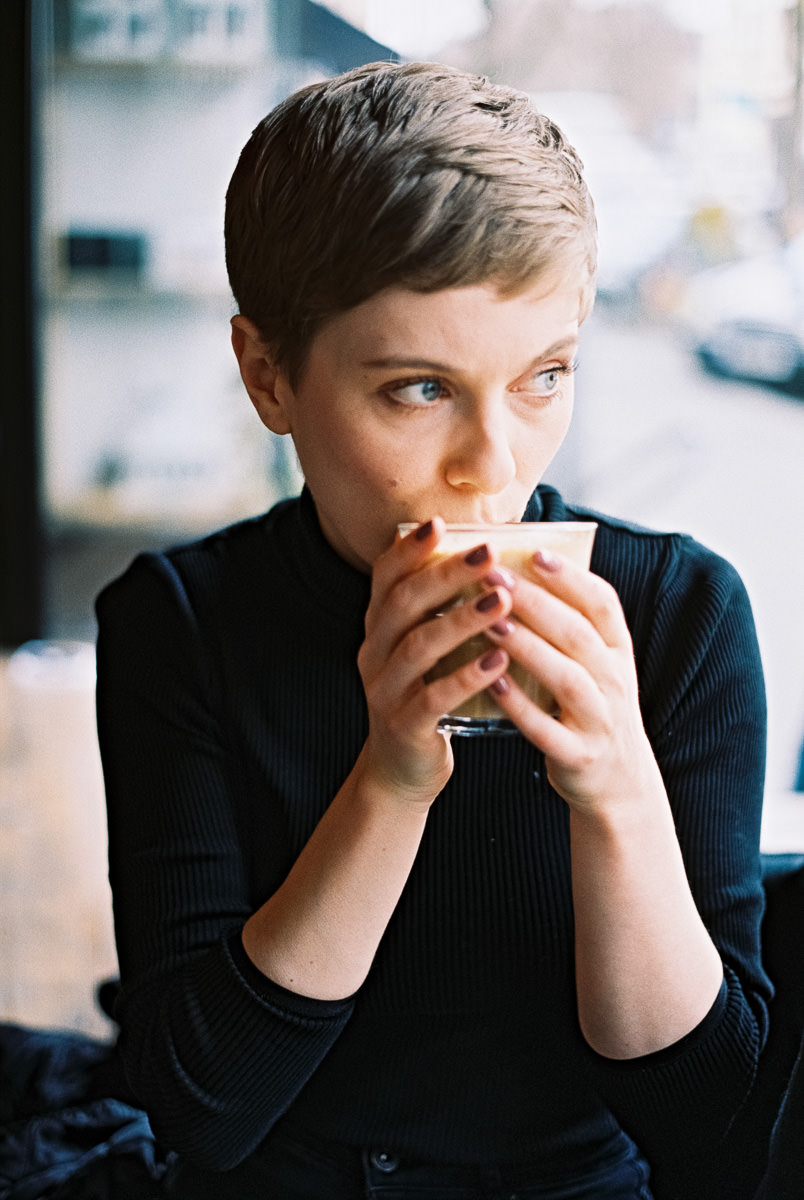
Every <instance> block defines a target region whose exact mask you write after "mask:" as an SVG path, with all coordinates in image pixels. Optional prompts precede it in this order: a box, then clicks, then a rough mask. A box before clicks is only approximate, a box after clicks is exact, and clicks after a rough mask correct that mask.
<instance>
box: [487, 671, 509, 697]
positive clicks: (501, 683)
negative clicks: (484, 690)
mask: <svg viewBox="0 0 804 1200" xmlns="http://www.w3.org/2000/svg"><path fill="white" fill-rule="evenodd" d="M489 691H490V692H493V693H494V695H495V696H504V695H505V693H506V692H507V691H509V687H508V680H507V679H506V678H505V676H504V675H501V676H500V678H499V679H495V680H494V683H490V684H489Z"/></svg>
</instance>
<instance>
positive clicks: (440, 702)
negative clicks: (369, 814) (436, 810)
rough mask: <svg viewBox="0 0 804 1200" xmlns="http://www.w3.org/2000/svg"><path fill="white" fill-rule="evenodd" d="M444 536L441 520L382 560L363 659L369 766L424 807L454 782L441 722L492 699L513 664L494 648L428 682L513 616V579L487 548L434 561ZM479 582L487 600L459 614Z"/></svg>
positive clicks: (376, 775) (398, 544) (365, 760)
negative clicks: (479, 699)
mask: <svg viewBox="0 0 804 1200" xmlns="http://www.w3.org/2000/svg"><path fill="white" fill-rule="evenodd" d="M443 533H444V522H443V521H442V520H441V519H440V518H438V517H436V518H434V519H433V520H432V521H427V522H425V523H424V524H423V525H420V526H418V528H417V529H415V530H413V532H412V533H410V534H409V535H408V536H407V537H400V536H397V538H396V540H395V541H394V543H393V545H392V546H391V547H390V548H389V549H388V550H387V551H386V552H385V553H384V554H382V555H381V556H380V557H379V558H378V559H377V561H376V563H375V564H374V571H373V583H372V594H371V601H370V603H369V607H368V611H367V613H366V640H365V642H364V643H363V645H362V646H361V648H360V652H359V654H358V660H357V661H358V668H359V670H360V675H361V678H362V680H363V686H364V689H365V693H366V700H367V703H368V710H369V737H368V741H367V743H366V746H365V749H364V752H363V755H361V758H362V765H363V768H364V769H367V770H368V771H369V772H370V773H371V774H372V775H373V776H374V778H375V779H376V780H377V781H378V782H380V783H381V784H383V785H384V787H386V788H390V789H392V790H393V792H394V794H397V795H399V796H400V797H401V798H403V799H405V800H407V801H409V802H415V803H418V804H423V805H429V804H431V803H432V801H433V800H434V799H435V797H436V796H437V795H438V793H439V792H440V791H441V790H442V788H443V787H444V785H445V784H446V782H447V780H448V779H449V777H450V775H451V774H452V768H453V757H452V748H451V746H450V739H449V736H448V735H444V734H442V733H440V732H439V730H438V720H439V717H441V716H442V715H443V714H444V713H446V712H449V711H451V710H453V709H454V708H456V707H457V706H458V705H459V704H462V703H463V702H464V701H466V700H468V699H470V698H471V697H472V696H474V695H476V694H477V693H478V692H480V691H483V690H484V689H485V688H487V687H488V686H489V684H491V683H493V682H494V680H495V679H498V678H499V676H500V675H502V674H503V673H504V672H505V670H506V667H507V666H508V656H507V654H506V653H505V651H503V650H501V649H500V648H495V647H493V646H489V648H488V650H487V651H485V652H484V653H482V654H480V655H479V656H478V657H477V658H476V659H474V660H473V661H472V662H470V663H467V664H466V665H465V666H462V667H459V668H458V669H457V670H456V671H454V672H453V673H452V674H450V675H447V676H445V677H444V678H441V679H437V680H433V681H431V682H426V680H425V676H426V675H427V674H428V672H429V671H431V670H432V668H433V667H434V666H435V665H436V663H437V662H438V660H439V659H440V658H442V657H443V656H444V655H445V654H447V653H449V652H450V651H451V650H454V649H455V647H456V646H459V645H460V644H461V643H462V642H465V641H466V640H467V639H468V638H470V637H473V636H475V635H477V634H480V633H483V631H484V630H486V629H488V628H489V627H490V626H492V625H494V624H495V623H496V622H499V621H503V620H504V619H505V617H506V615H507V613H508V612H509V611H510V608H511V596H510V593H509V591H508V589H507V588H506V587H505V586H504V580H505V574H504V573H500V572H499V570H498V569H497V567H496V563H495V560H494V556H493V552H492V551H491V550H490V549H489V547H488V546H484V545H480V546H478V547H475V549H474V550H472V551H470V552H469V553H468V554H466V555H460V554H456V555H452V556H450V557H445V558H435V559H432V558H431V556H432V555H433V552H434V551H435V550H436V548H437V546H438V542H439V540H440V539H441V537H442V535H443ZM489 576H491V578H490V579H489ZM472 584H479V585H480V586H481V587H482V589H483V590H482V592H481V594H480V595H479V596H478V599H477V600H475V601H474V602H471V601H470V602H467V603H464V604H459V605H455V606H454V607H450V603H451V601H452V600H453V598H454V597H455V596H456V595H457V594H458V593H460V592H461V591H462V590H463V589H464V588H467V587H469V586H471V585H472ZM436 614H440V615H436Z"/></svg>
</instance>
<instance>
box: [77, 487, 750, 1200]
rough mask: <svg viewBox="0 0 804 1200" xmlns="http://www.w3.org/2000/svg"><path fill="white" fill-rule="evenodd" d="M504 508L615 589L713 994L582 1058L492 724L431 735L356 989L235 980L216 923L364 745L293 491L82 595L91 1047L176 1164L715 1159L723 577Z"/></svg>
mask: <svg viewBox="0 0 804 1200" xmlns="http://www.w3.org/2000/svg"><path fill="white" fill-rule="evenodd" d="M525 517H526V519H529V520H535V519H542V520H549V521H560V520H587V519H593V520H597V521H598V524H599V528H598V534H597V538H596V542H595V549H594V555H593V560H592V569H593V570H594V571H596V572H597V573H598V574H600V575H602V576H603V577H605V578H606V579H609V580H610V581H611V582H612V583H613V584H614V586H615V587H616V589H617V591H618V593H619V595H620V598H621V600H622V603H623V607H624V610H625V613H626V617H627V620H628V624H629V627H630V630H631V634H632V637H633V641H634V650H635V654H636V660H637V665H638V671H639V679H640V696H641V704H642V709H643V714H644V718H645V722H646V727H647V730H648V733H649V736H650V739H651V742H652V744H653V747H654V750H655V753H656V755H657V758H658V761H659V764H660V766H661V769H662V772H663V775H664V778H665V781H666V784H667V788H668V792H669V795H670V800H671V804H672V807H673V812H674V816H675V820H676V825H677V829H678V836H679V839H680V842H681V847H682V850H683V854H684V859H685V862H686V866H687V871H688V874H689V878H690V882H691V885H692V888H693V892H694V895H695V898H696V901H697V904H698V907H699V910H700V912H701V914H702V917H703V919H704V921H705V923H706V925H707V927H708V928H709V930H710V931H711V934H712V936H713V938H714V940H715V942H716V944H717V946H718V948H719V950H720V953H721V955H722V957H723V961H724V964H725V979H724V985H723V988H722V990H721V994H720V996H719V997H718V1000H717V1002H716V1004H715V1006H714V1007H713V1009H712V1011H711V1012H710V1013H709V1015H708V1016H707V1018H706V1019H705V1020H704V1021H703V1022H702V1024H701V1026H700V1027H699V1028H698V1029H696V1030H695V1031H693V1032H692V1033H691V1034H690V1035H688V1036H687V1037H686V1038H685V1039H683V1041H682V1042H680V1043H679V1044H678V1045H676V1046H673V1047H670V1048H669V1049H668V1050H665V1051H662V1052H661V1053H659V1054H656V1055H651V1056H649V1057H646V1058H643V1059H638V1060H634V1061H630V1062H626V1063H616V1062H610V1061H607V1060H604V1059H602V1058H600V1057H599V1056H597V1055H595V1054H594V1053H592V1052H591V1051H590V1050H589V1048H588V1047H587V1046H586V1044H585V1043H584V1041H583V1038H582V1036H581V1034H580V1032H579V1029H578V1025H577V1019H576V1015H575V1000H574V978H573V918H572V904H571V894H570V860H569V841H568V818H567V809H566V805H565V804H564V802H563V801H562V800H561V799H560V798H559V797H558V796H557V795H556V794H555V793H554V792H553V791H552V789H551V788H550V786H549V784H548V782H547V780H546V777H545V771H544V763H543V758H542V755H541V754H540V752H539V751H537V750H536V749H535V748H534V747H533V746H531V745H530V744H529V743H528V742H527V741H526V740H525V739H524V738H521V737H508V738H500V739H478V740H467V739H454V742H453V744H454V748H455V758H456V765H455V771H454V775H453V777H452V779H451V780H450V782H449V784H448V786H447V787H446V789H445V790H444V792H443V793H442V794H441V796H439V798H438V799H437V801H436V803H435V804H434V806H433V809H432V811H431V814H430V817H429V820H428V824H427V828H426V830H425V834H424V839H423V842H422V845H421V848H420V851H419V854H418V857H417V859H416V862H415V864H414V867H413V870H412V873H411V876H410V879H409V881H408V884H407V886H406V888H405V891H404V893H403V895H402V897H401V900H400V902H399V905H398V907H397V910H396V912H395V914H394V916H393V918H392V920H391V923H390V926H389V928H388V930H387V932H386V934H385V937H384V938H383V941H382V943H381V945H380V948H379V951H378V953H377V956H376V960H375V963H374V966H373V968H372V970H371V973H370V975H369V978H368V980H367V981H366V983H365V984H364V986H363V987H362V988H361V990H360V991H359V993H358V994H357V995H356V996H354V997H351V998H349V999H346V1000H344V1001H342V1002H338V1003H332V1002H324V1001H317V1000H312V999H308V998H304V997H301V996H298V995H295V994H293V993H290V992H287V991H285V990H284V989H283V988H281V987H279V986H277V985H275V984H273V983H272V982H271V981H269V980H268V979H266V978H265V977H264V976H262V975H261V974H260V973H259V972H258V971H257V969H256V968H255V967H254V966H253V965H252V964H251V962H250V961H249V960H248V958H247V957H246V955H245V953H244V951H243V949H242V946H241V943H240V930H241V928H242V925H243V922H244V921H245V920H246V918H247V917H248V916H249V915H250V914H251V913H252V912H253V911H254V909H255V908H256V907H257V906H259V904H260V903H261V902H262V901H263V900H264V899H265V898H266V897H267V896H268V895H270V893H271V892H272V891H273V890H274V889H275V888H276V887H277V886H278V884H279V883H280V882H281V881H282V879H283V878H284V876H285V874H286V873H287V871H288V869H289V867H290V865H291V864H292V863H293V861H294V859H295V858H296V856H297V855H298V853H299V851H300V849H301V847H302V846H303V845H304V843H305V841H306V839H307V838H308V837H309V835H310V833H311V831H312V829H313V828H314V826H315V824H316V822H317V820H318V819H319V817H320V816H321V814H322V812H323V811H324V809H325V808H326V806H327V804H328V803H329V801H330V800H331V798H332V797H333V796H334V794H335V792H336V791H337V789H338V787H339V786H340V784H341V783H342V782H343V780H344V778H345V777H346V775H347V774H348V772H349V770H350V769H351V767H352V764H353V763H354V761H355V759H356V757H357V754H358V752H359V750H360V747H361V745H362V743H363V740H364V738H365V736H366V729H367V719H366V710H365V703H364V700H363V696H362V689H361V685H360V680H359V676H358V672H357V667H356V654H357V650H358V647H359V645H360V643H361V641H362V637H363V616H364V613H365V608H366V605H367V602H368V597H369V580H368V579H367V578H366V577H365V576H363V575H362V574H360V573H359V572H358V571H356V570H354V569H353V568H351V567H350V566H348V565H347V564H346V563H345V562H343V561H342V560H341V559H340V558H339V557H338V556H337V555H336V554H335V552H334V551H333V550H332V549H331V548H330V547H329V545H328V544H327V543H326V541H325V539H324V538H323V536H322V534H321V531H320V528H319V525H318V522H317V519H316V514H315V508H314V505H313V502H312V499H311V497H310V496H309V494H308V493H307V492H305V493H304V494H303V495H302V497H301V498H300V499H298V500H293V501H286V502H283V503H282V504H280V505H279V506H277V507H276V508H275V509H273V510H272V511H271V512H270V513H269V514H267V515H266V516H264V517H260V518H257V519H254V520H252V521H248V522H245V523H241V524H239V525H236V526H233V527H231V528H229V529H227V530H224V531H222V532H220V533H218V534H215V535H213V536H211V537H209V538H207V539H205V540H203V541H201V542H198V543H195V544H193V545H190V546H186V547H181V548H178V549H176V550H174V551H171V552H169V553H167V554H162V555H144V556H141V557H140V558H139V559H137V560H136V561H135V563H134V564H133V565H132V567H131V568H130V569H129V570H128V572H127V573H126V574H125V575H124V576H123V577H122V578H121V579H120V580H118V581H116V582H115V583H113V584H112V585H111V586H110V587H109V588H107V589H106V590H105V591H104V592H103V593H102V595H101V597H100V598H99V601H98V619H99V630H100V633H99V642H98V722H99V733H100V741H101V750H102V755H103V763H104V771H105V775H106V785H107V802H108V809H109V835H110V875H111V882H112V889H113V896H114V908H115V923H116V932H117V942H118V950H119V956H120V969H121V979H122V985H123V990H122V997H121V1001H120V1004H119V1019H120V1022H121V1027H122V1041H121V1047H122V1052H123V1055H124V1061H125V1065H126V1070H127V1074H128V1077H129V1082H130V1084H131V1086H132V1088H133V1089H134V1092H135V1093H136V1095H137V1096H138V1097H139V1098H140V1100H141V1102H142V1104H143V1106H144V1107H145V1108H146V1109H147V1111H148V1113H149V1115H150V1117H151V1121H152V1124H153V1126H154V1129H155V1131H156V1134H157V1136H158V1137H159V1138H160V1139H161V1140H162V1141H163V1142H164V1143H165V1144H166V1145H167V1146H169V1147H171V1148H174V1149H177V1150H179V1151H180V1152H181V1153H183V1154H185V1155H187V1156H188V1157H190V1158H191V1159H193V1160H194V1161H195V1162H197V1163H199V1164H201V1165H202V1166H206V1167H208V1168H209V1169H212V1170H222V1169H226V1168H231V1167H232V1166H234V1165H235V1164H237V1163H238V1162H240V1161H241V1160H243V1159H244V1158H246V1156H249V1155H252V1154H257V1155H259V1153H260V1150H259V1147H260V1143H261V1142H262V1141H263V1139H265V1138H266V1137H268V1136H269V1135H270V1131H271V1129H272V1128H273V1127H274V1125H275V1124H276V1123H277V1122H279V1121H280V1120H281V1127H282V1129H283V1130H284V1131H285V1132H290V1133H291V1134H293V1135H298V1136H299V1137H302V1138H307V1139H316V1138H321V1139H325V1140H329V1141H337V1142H340V1143H345V1144H348V1145H355V1146H360V1145H370V1144H374V1145H377V1144H380V1145H387V1146H391V1147H394V1148H396V1149H398V1150H407V1151H409V1152H411V1153H415V1154H418V1155H420V1156H422V1157H426V1158H435V1159H439V1160H443V1161H445V1162H454V1163H472V1162H486V1163H514V1162H531V1163H534V1162H544V1163H545V1172H546V1174H547V1173H549V1175H550V1177H551V1178H554V1177H555V1172H556V1169H557V1168H558V1169H559V1170H560V1166H561V1163H562V1162H566V1163H568V1164H570V1163H574V1164H576V1165H577V1163H578V1162H579V1161H582V1160H583V1158H584V1156H585V1155H587V1154H591V1153H594V1152H595V1151H597V1150H599V1148H600V1146H601V1145H603V1144H604V1143H605V1142H606V1141H607V1140H608V1139H610V1138H611V1137H612V1136H613V1134H614V1133H615V1132H616V1130H617V1128H618V1125H617V1122H619V1123H620V1124H621V1125H622V1127H623V1128H624V1129H625V1130H626V1131H627V1132H628V1133H629V1134H630V1135H631V1136H632V1137H633V1138H634V1139H635V1140H636V1141H637V1143H638V1144H639V1145H640V1146H641V1147H642V1148H643V1150H644V1151H645V1152H646V1153H647V1154H648V1156H649V1158H653V1159H654V1160H655V1161H656V1163H657V1164H661V1163H662V1162H664V1161H665V1160H668V1159H672V1157H673V1155H676V1156H677V1155H678V1148H679V1145H683V1146H684V1147H685V1151H686V1153H688V1154H695V1153H696V1151H699V1150H702V1149H704V1148H705V1147H707V1146H711V1145H713V1144H714V1143H715V1142H716V1141H717V1140H718V1139H720V1138H721V1137H722V1136H723V1135H724V1134H725V1132H726V1130H727V1129H728V1126H729V1124H730V1122H731V1121H732V1119H733V1117H734V1115H735V1113H736V1112H737V1111H738V1110H739V1108H740V1106H741V1105H742V1104H743V1102H744V1100H745V1098H746V1096H747V1094H748V1092H749V1091H750V1088H751V1085H752V1081H753V1077H754V1073H755V1071H756V1066H757V1059H758V1055H759V1051H760V1049H761V1046H762V1043H763V1041H764V1036H765V1024H766V1001H767V998H768V992H769V988H768V984H767V980H766V979H765V976H764V975H763V973H762V969H761V965H760V960H759V921H760V917H761V911H762V890H761V886H760V878H759V865H758V842H759V824H760V808H761V797H762V785H763V769H764V719H765V708H764V691H763V684H762V674H761V667H760V662H759V654H758V650H757V645H756V638H755V634H754V628H753V621H752V617H751V612H750V608H749V604H748V600H747V598H746V595H745V591H744V589H743V587H742V584H741V583H740V580H739V578H738V577H737V575H736V573H735V572H734V571H733V569H732V568H731V567H730V566H729V565H728V564H727V563H726V562H724V561H723V560H722V559H720V558H718V557H717V556H715V555H713V554H712V553H710V552H709V551H707V550H705V549H704V548H703V547H701V546H700V545H698V544H697V543H695V542H694V541H693V540H692V539H690V538H689V537H686V536H683V535H679V534H657V533H653V532H649V531H646V530H642V529H638V528H636V527H634V526H630V525H627V524H625V523H622V522H618V521H614V520H611V519H609V518H607V517H603V516H601V515H600V514H597V513H589V512H587V511H585V510H580V509H578V508H575V507H570V506H566V505H565V504H564V502H563V500H562V499H561V497H560V496H559V495H558V494H557V493H556V492H555V491H554V490H553V489H551V488H548V487H542V488H540V489H539V491H538V492H537V494H536V495H535V496H534V498H533V500H532V501H531V504H530V505H529V508H528V511H527V513H526V514H525ZM682 968H683V964H679V969H682ZM225 1189H226V1177H225V1176H224V1177H222V1178H221V1192H220V1195H221V1197H224V1196H226V1195H229V1194H230V1193H229V1192H227V1191H226V1190H225ZM231 1194H232V1195H234V1194H235V1193H234V1192H232V1193H231Z"/></svg>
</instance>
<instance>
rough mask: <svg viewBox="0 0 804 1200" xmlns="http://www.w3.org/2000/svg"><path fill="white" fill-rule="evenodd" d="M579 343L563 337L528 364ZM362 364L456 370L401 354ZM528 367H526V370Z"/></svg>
mask: <svg viewBox="0 0 804 1200" xmlns="http://www.w3.org/2000/svg"><path fill="white" fill-rule="evenodd" d="M577 345H578V338H577V337H575V336H574V335H571V336H570V337H565V338H561V339H560V341H558V342H553V344H552V346H548V347H547V349H546V350H544V351H542V353H541V354H537V355H536V357H535V358H533V359H531V362H530V363H529V364H528V366H535V365H536V363H539V362H543V361H544V360H545V359H546V358H551V357H552V356H553V355H554V354H558V353H559V351H561V350H566V349H568V348H569V347H570V346H577ZM361 366H363V367H371V368H377V369H379V368H382V369H383V370H392V371H399V370H403V371H414V370H415V371H432V372H433V373H434V374H447V373H448V372H450V371H454V370H455V367H454V365H449V364H448V363H439V362H433V361H431V360H430V359H427V358H407V357H405V356H399V355H391V356H390V357H388V358H371V359H367V360H366V361H365V362H363V363H361ZM527 369H528V368H527V367H526V368H525V370H527Z"/></svg>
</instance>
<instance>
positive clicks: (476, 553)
mask: <svg viewBox="0 0 804 1200" xmlns="http://www.w3.org/2000/svg"><path fill="white" fill-rule="evenodd" d="M488 560H489V548H488V546H475V548H474V550H470V551H469V553H468V554H467V555H466V556H465V557H464V560H463V561H464V562H465V563H466V565H467V566H468V567H479V566H480V564H481V563H484V562H488Z"/></svg>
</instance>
